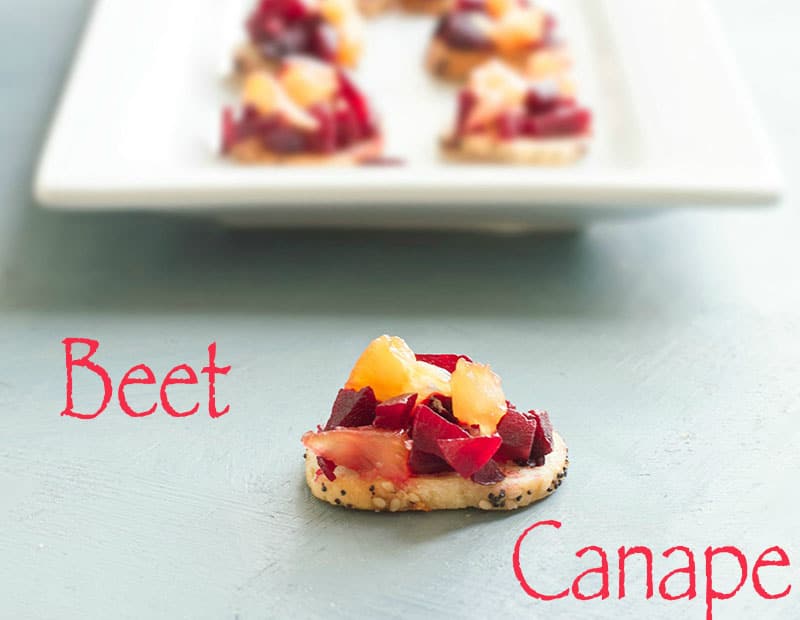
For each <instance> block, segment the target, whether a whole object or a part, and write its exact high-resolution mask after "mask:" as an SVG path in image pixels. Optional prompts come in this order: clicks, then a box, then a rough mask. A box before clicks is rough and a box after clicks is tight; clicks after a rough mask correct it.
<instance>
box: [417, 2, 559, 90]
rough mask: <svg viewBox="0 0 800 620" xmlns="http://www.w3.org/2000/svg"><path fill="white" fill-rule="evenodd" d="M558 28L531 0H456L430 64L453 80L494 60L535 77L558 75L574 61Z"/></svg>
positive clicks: (439, 28) (440, 28)
mask: <svg viewBox="0 0 800 620" xmlns="http://www.w3.org/2000/svg"><path fill="white" fill-rule="evenodd" d="M420 1H421V0H420ZM555 28H556V22H555V19H554V18H553V16H552V15H550V14H548V13H546V12H544V11H543V10H542V9H540V8H538V7H536V6H533V5H531V4H530V2H529V0H455V3H454V5H453V8H452V9H451V10H449V11H448V12H447V13H446V14H445V15H443V16H442V17H441V18H440V19H439V23H438V25H437V27H436V30H435V31H434V35H433V39H432V40H431V43H430V46H429V48H428V55H427V59H426V64H427V66H428V69H429V70H430V71H431V72H432V73H433V74H434V75H436V76H438V77H441V78H443V79H446V80H454V81H463V80H465V79H466V78H467V76H468V75H469V73H470V71H471V70H472V69H474V68H475V67H476V66H478V65H480V64H482V63H484V62H486V61H487V60H489V59H491V58H500V59H502V60H504V61H505V62H507V63H508V64H510V65H513V66H514V67H516V68H518V69H521V70H524V71H525V72H526V73H527V74H528V75H530V76H531V77H534V78H544V77H552V76H559V75H561V74H563V73H565V72H566V71H568V70H569V68H570V65H571V61H570V57H569V54H568V53H567V51H566V49H565V47H564V46H563V45H562V44H560V43H559V42H558V41H557V39H556V36H555Z"/></svg>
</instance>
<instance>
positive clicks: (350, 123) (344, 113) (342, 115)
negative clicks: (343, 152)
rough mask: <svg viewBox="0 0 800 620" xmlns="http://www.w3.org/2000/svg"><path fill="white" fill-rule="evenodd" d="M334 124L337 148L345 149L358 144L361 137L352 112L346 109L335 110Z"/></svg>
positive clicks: (356, 120)
mask: <svg viewBox="0 0 800 620" xmlns="http://www.w3.org/2000/svg"><path fill="white" fill-rule="evenodd" d="M334 122H335V125H336V146H337V148H340V149H346V148H347V147H348V146H351V145H352V144H354V143H355V142H358V140H359V139H360V137H361V131H360V129H359V126H358V119H357V118H356V116H355V112H353V110H351V109H350V108H347V107H345V108H340V109H338V110H336V112H335V115H334Z"/></svg>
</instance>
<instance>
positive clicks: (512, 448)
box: [497, 409, 539, 463]
mask: <svg viewBox="0 0 800 620" xmlns="http://www.w3.org/2000/svg"><path fill="white" fill-rule="evenodd" d="M538 426H539V424H538V420H537V419H536V418H533V417H528V416H526V415H525V414H522V413H520V412H519V411H516V410H515V409H509V410H508V412H507V413H506V414H505V415H504V416H503V417H502V418H500V422H499V423H498V425H497V433H498V435H500V437H502V438H503V444H502V445H501V446H500V450H498V453H497V454H498V460H507V461H517V462H523V463H524V462H526V461H527V460H528V459H529V458H530V454H531V449H532V448H533V440H534V436H535V434H536V429H537V427H538Z"/></svg>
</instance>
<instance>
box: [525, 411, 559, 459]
mask: <svg viewBox="0 0 800 620" xmlns="http://www.w3.org/2000/svg"><path fill="white" fill-rule="evenodd" d="M528 414H529V415H532V416H534V417H535V418H536V421H537V422H538V424H537V425H536V434H535V435H534V437H533V447H532V448H531V460H533V461H534V463H535V464H536V465H537V466H541V465H544V457H545V456H547V455H548V454H550V453H551V452H552V451H553V425H552V423H551V422H550V416H549V415H548V413H547V412H546V411H539V412H537V411H529V412H528Z"/></svg>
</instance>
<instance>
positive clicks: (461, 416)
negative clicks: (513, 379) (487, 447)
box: [450, 359, 508, 435]
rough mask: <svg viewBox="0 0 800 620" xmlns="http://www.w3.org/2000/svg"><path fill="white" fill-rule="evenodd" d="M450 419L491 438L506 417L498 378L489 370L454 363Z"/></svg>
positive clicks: (464, 361)
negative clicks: (454, 417)
mask: <svg viewBox="0 0 800 620" xmlns="http://www.w3.org/2000/svg"><path fill="white" fill-rule="evenodd" d="M450 385H451V389H452V396H453V415H455V416H456V418H458V421H459V422H461V423H462V424H468V425H473V424H477V425H478V426H479V427H480V429H481V433H482V434H484V435H491V434H493V433H494V432H495V431H496V430H497V423H498V422H500V419H501V418H502V417H503V416H504V415H505V414H506V411H507V409H508V405H507V404H506V396H505V394H504V393H503V387H502V385H501V384H500V377H498V376H497V375H496V374H494V373H493V372H492V369H491V368H489V366H485V365H483V364H476V363H474V362H468V361H466V360H463V359H461V360H458V364H457V365H456V369H455V371H454V372H453V375H452V377H451V379H450Z"/></svg>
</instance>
